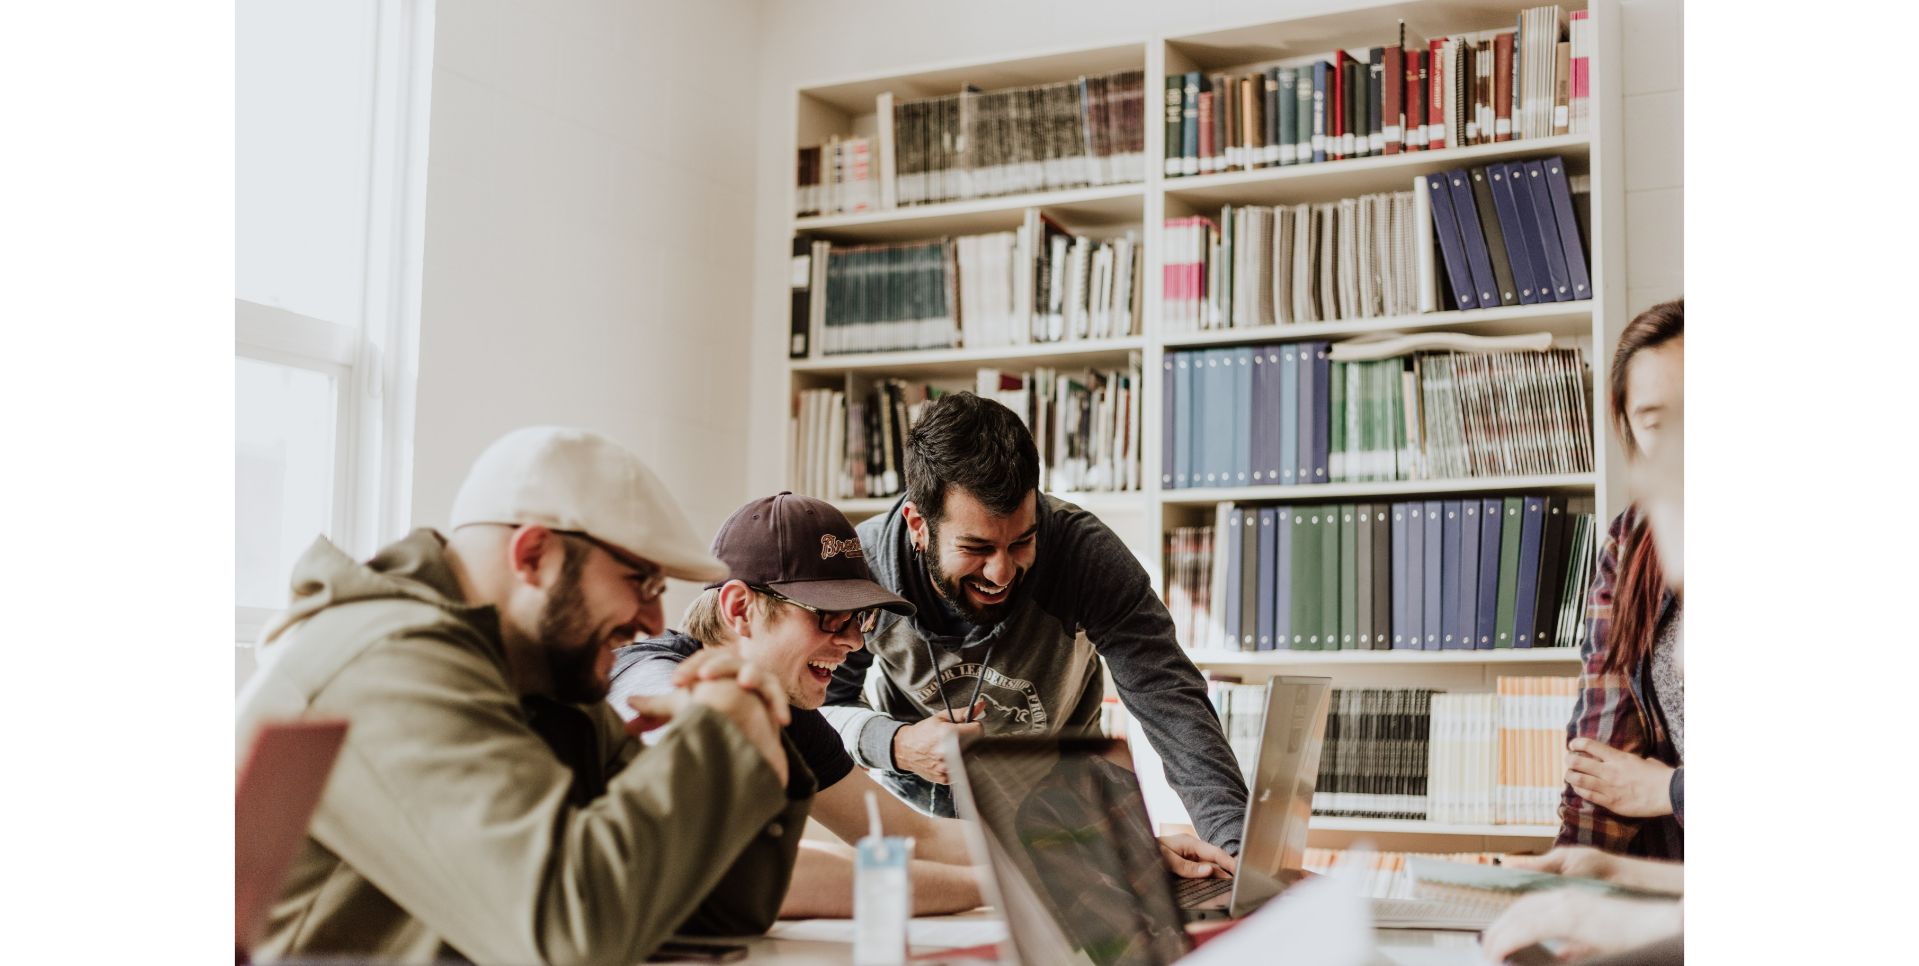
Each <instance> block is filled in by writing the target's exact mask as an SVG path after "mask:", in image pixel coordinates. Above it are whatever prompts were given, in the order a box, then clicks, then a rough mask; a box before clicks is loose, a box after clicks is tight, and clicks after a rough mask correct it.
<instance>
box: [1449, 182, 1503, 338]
mask: <svg viewBox="0 0 1919 966" xmlns="http://www.w3.org/2000/svg"><path fill="white" fill-rule="evenodd" d="M1445 177H1446V184H1447V186H1448V188H1450V189H1451V191H1452V196H1453V216H1454V217H1455V218H1457V219H1459V242H1460V245H1461V246H1462V247H1463V248H1464V249H1465V251H1466V267H1467V268H1468V269H1469V270H1470V271H1471V272H1472V278H1473V295H1474V296H1476V297H1477V298H1478V299H1479V307H1480V308H1484V309H1490V308H1497V307H1498V306H1499V281H1498V279H1496V278H1495V277H1494V276H1493V259H1492V254H1491V253H1490V252H1488V251H1487V250H1486V231H1485V229H1483V228H1481V227H1479V206H1478V204H1477V203H1475V202H1474V201H1473V182H1472V176H1471V175H1469V174H1467V173H1466V169H1465V168H1454V169H1452V170H1451V171H1448V172H1446V175H1445Z"/></svg>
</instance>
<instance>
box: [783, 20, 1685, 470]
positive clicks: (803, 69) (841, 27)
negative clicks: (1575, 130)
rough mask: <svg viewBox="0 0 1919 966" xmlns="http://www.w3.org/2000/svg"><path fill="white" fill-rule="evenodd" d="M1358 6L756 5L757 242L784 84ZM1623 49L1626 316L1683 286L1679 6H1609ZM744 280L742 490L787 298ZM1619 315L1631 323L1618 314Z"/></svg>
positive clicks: (789, 174)
mask: <svg viewBox="0 0 1919 966" xmlns="http://www.w3.org/2000/svg"><path fill="white" fill-rule="evenodd" d="M1366 5H1368V4H1362V3H1352V2H1345V0H1325V2H1297V0H1295V2H1284V0H1280V2H1276V0H1211V2H1190V3H1180V4H1171V3H1165V2H1162V0H1130V2H1112V0H1105V2H1102V0H1051V2H1045V3H1039V2H1035V0H971V2H967V3H959V4H925V3H886V2H876V0H812V2H808V3H779V2H768V3H764V4H763V7H762V9H763V11H764V14H765V19H764V22H763V23H762V25H761V32H760V37H761V40H760V57H759V71H760V78H759V128H760V132H761V134H760V138H761V144H760V147H759V151H758V156H759V163H758V167H757V171H756V173H757V179H758V180H757V185H758V194H759V197H760V198H761V199H763V200H762V202H761V203H760V204H759V206H758V209H757V211H756V212H755V215H756V219H757V220H756V225H757V229H756V237H759V238H762V239H778V238H784V237H785V232H786V230H787V219H788V216H789V213H788V212H787V211H786V210H785V209H784V204H785V199H786V197H787V194H786V193H787V190H788V183H789V182H790V181H791V180H792V178H793V159H792V157H791V156H790V152H789V151H788V150H787V147H786V145H785V144H783V143H782V141H781V140H780V139H781V138H783V137H785V136H786V134H787V132H789V131H790V130H791V129H792V128H791V125H792V120H791V117H790V115H791V112H792V111H793V96H792V94H793V88H794V87H795V86H797V85H799V84H803V83H812V82H815V81H821V80H833V79H836V78H840V77H846V76H852V75H858V74H866V73H890V72H893V71H898V72H901V73H905V72H909V71H911V70H913V69H915V67H916V65H922V64H929V63H941V62H965V61H988V60H995V59H999V58H1001V57H1005V56H1010V55H1016V54H1018V53H1019V52H1021V51H1028V50H1047V49H1067V48H1075V47H1096V46H1100V45H1102V44H1106V43H1124V42H1131V41H1136V40H1144V39H1146V38H1148V37H1151V36H1153V35H1155V34H1162V33H1185V32H1197V31H1200V30H1205V29H1208V28H1212V27H1224V26H1234V25H1238V24H1245V23H1258V22H1261V21H1266V20H1278V19H1282V18H1286V17H1291V16H1303V15H1311V14H1316V13H1324V12H1329V11H1336V10H1340V9H1346V8H1351V7H1355V6H1366ZM1620 11H1621V16H1622V20H1623V36H1622V38H1621V43H1622V46H1623V47H1624V48H1625V52H1624V57H1623V60H1624V62H1625V67H1624V69H1625V78H1624V81H1625V83H1624V94H1625V128H1626V144H1625V168H1626V191H1627V193H1626V245H1627V258H1626V262H1627V272H1626V290H1627V295H1628V299H1629V304H1628V311H1629V312H1636V311H1637V310H1639V309H1641V308H1644V307H1645V306H1647V305H1651V304H1652V303H1653V302H1656V301H1660V300H1662V299H1667V298H1671V297H1673V296H1675V295H1678V294H1680V292H1681V283H1682V278H1683V276H1682V274H1681V272H1682V268H1683V265H1682V259H1681V257H1680V256H1681V253H1682V251H1683V234H1682V229H1683V225H1684V220H1683V219H1684V212H1683V208H1682V201H1683V187H1682V178H1681V175H1682V172H1683V167H1682V164H1681V157H1682V155H1681V151H1680V143H1681V129H1680V121H1681V113H1680V105H1681V95H1680V81H1681V78H1682V77H1683V73H1682V70H1681V51H1682V47H1683V45H1682V41H1681V35H1680V19H1681V3H1680V0H1621V3H1620ZM758 256H759V258H760V259H761V260H762V261H761V262H760V267H759V269H758V270H757V271H756V272H755V274H754V292H753V294H754V303H753V304H754V318H755V320H756V323H755V326H756V327H755V329H754V333H755V336H754V338H755V341H754V345H753V356H752V371H753V387H754V397H753V408H752V415H753V429H752V440H753V446H752V457H751V466H750V470H751V475H750V479H751V481H752V485H753V489H755V490H756V491H757V490H767V489H772V488H777V487H778V486H780V485H781V484H782V482H783V476H784V465H783V463H782V455H781V454H782V452H783V450H782V440H783V439H784V434H785V433H786V432H787V429H786V420H787V416H786V413H787V410H788V406H789V403H788V401H787V399H786V393H787V385H786V378H785V370H784V365H785V363H784V358H785V352H784V346H785V342H784V340H785V336H786V326H787V292H786V289H785V288H783V287H782V286H781V285H780V282H779V279H781V278H782V277H783V274H782V273H780V272H778V271H775V270H774V266H773V265H771V264H769V263H768V262H767V261H766V260H768V259H772V260H776V261H784V259H785V258H786V256H787V250H786V249H785V248H784V247H778V246H771V245H768V246H763V247H762V249H761V250H760V251H759V252H758ZM1628 317H1630V316H1628Z"/></svg>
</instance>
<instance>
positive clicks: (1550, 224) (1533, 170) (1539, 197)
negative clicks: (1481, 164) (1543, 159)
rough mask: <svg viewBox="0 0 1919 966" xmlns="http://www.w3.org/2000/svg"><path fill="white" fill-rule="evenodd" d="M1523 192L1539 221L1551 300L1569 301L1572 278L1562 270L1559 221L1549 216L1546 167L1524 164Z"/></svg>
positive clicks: (1549, 190) (1550, 207)
mask: <svg viewBox="0 0 1919 966" xmlns="http://www.w3.org/2000/svg"><path fill="white" fill-rule="evenodd" d="M1525 167H1526V193H1527V194H1528V195H1530V196H1531V197H1532V201H1533V217H1534V218H1537V219H1539V247H1540V249H1541V250H1542V251H1544V252H1545V253H1546V277H1547V278H1549V279H1551V280H1552V292H1553V301H1555V302H1570V301H1572V298H1573V283H1572V276H1571V275H1569V274H1568V273H1567V271H1566V251H1565V249H1564V248H1563V247H1561V243H1560V240H1559V222H1558V220H1557V218H1556V216H1554V214H1553V198H1552V189H1551V188H1549V187H1547V186H1546V166H1545V165H1544V164H1541V163H1540V162H1538V161H1528V162H1526V165H1525Z"/></svg>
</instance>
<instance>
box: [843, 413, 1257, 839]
mask: <svg viewBox="0 0 1919 966" xmlns="http://www.w3.org/2000/svg"><path fill="white" fill-rule="evenodd" d="M904 456H905V464H906V467H905V468H906V493H905V494H904V495H903V496H902V497H901V499H900V500H899V501H898V502H897V503H895V504H894V505H893V507H892V508H891V509H889V510H888V511H887V512H886V513H884V514H882V515H880V516H877V517H874V518H872V519H870V520H867V521H866V522H864V523H862V524H860V525H859V527H858V532H859V537H860V546H861V547H862V548H864V552H865V553H866V555H867V564H868V566H869V567H871V569H872V572H873V577H874V579H875V580H877V581H878V582H879V583H880V584H881V585H883V586H885V587H886V588H887V589H888V590H891V591H892V592H894V593H896V594H898V595H900V596H901V597H904V598H905V599H907V600H908V601H911V602H912V603H913V604H914V605H915V607H916V608H917V613H916V614H914V615H912V616H901V615H897V614H892V613H887V614H882V615H881V616H880V618H879V620H878V622H877V624H876V625H874V626H873V628H872V629H871V630H869V631H867V632H866V641H865V643H866V646H865V648H864V649H863V650H859V651H855V652H853V653H852V654H850V655H849V656H848V658H847V660H846V661H845V662H844V663H843V664H841V665H840V667H839V668H838V669H837V670H836V671H835V672H834V674H833V680H832V683H831V685H830V686H829V687H828V689H827V695H826V707H824V708H822V709H821V710H822V711H823V712H824V713H825V714H826V716H827V718H828V719H829V720H830V721H832V722H833V724H834V726H835V727H836V728H837V729H838V730H839V732H840V736H841V739H842V740H843V741H844V743H845V745H846V750H847V752H848V753H849V754H851V755H852V756H853V760H854V761H855V762H857V763H858V764H860V765H862V766H864V767H867V768H870V769H873V776H874V777H875V778H876V779H878V780H879V782H880V783H881V784H882V785H885V786H887V787H888V788H890V789H891V790H892V791H893V792H894V793H895V794H897V795H899V796H900V797H901V798H902V799H905V800H906V801H907V802H908V803H910V804H912V805H914V806H915V807H916V808H919V809H921V810H922V811H926V812H929V813H932V814H935V815H944V816H951V815H953V814H954V810H953V796H952V793H951V789H950V787H949V785H948V781H949V779H948V775H947V773H946V763H945V760H944V758H943V757H942V754H941V749H942V746H943V743H944V740H945V738H946V735H947V734H949V733H952V732H959V733H961V734H962V735H964V734H967V733H974V734H978V733H984V734H988V735H1046V734H1063V735H1069V736H1080V735H1088V734H1097V733H1098V731H1099V719H1100V705H1101V702H1102V701H1103V700H1104V698H1105V682H1104V679H1103V676H1102V675H1101V673H1100V665H1101V662H1102V661H1104V662H1105V665H1106V667H1107V668H1108V669H1109V670H1110V671H1111V673H1112V677H1113V682H1114V684H1115V685H1116V686H1117V687H1118V689H1119V694H1120V698H1121V699H1122V700H1124V701H1125V703H1126V708H1127V710H1128V711H1129V712H1130V713H1131V714H1132V717H1133V719H1134V720H1135V721H1137V722H1138V723H1139V725H1140V727H1141V728H1142V729H1143V730H1144V731H1145V732H1146V737H1147V739H1148V740H1149V741H1151V742H1152V744H1153V747H1154V749H1156V750H1157V751H1158V752H1159V754H1160V757H1161V759H1162V760H1163V761H1164V763H1165V769H1166V778H1167V780H1168V782H1169V783H1170V784H1171V785H1172V787H1173V789H1174V791H1176V792H1177V793H1178V794H1179V797H1180V800H1181V801H1182V802H1184V803H1185V805H1186V809H1187V811H1188V813H1190V814H1191V816H1192V818H1193V823H1194V826H1195V830H1196V831H1197V832H1198V833H1199V836H1200V838H1202V839H1204V840H1205V841H1206V842H1208V843H1211V844H1212V845H1213V846H1215V847H1217V848H1218V849H1220V850H1223V851H1224V852H1225V853H1228V854H1232V855H1237V854H1238V852H1239V836H1240V828H1241V824H1242V819H1243V817H1244V815H1245V811H1246V784H1245V782H1244V781H1243V780H1242V779H1241V777H1240V771H1239V767H1238V765H1237V764H1236V762H1235V760H1234V758H1233V752H1232V749H1231V748H1230V747H1229V746H1228V745H1227V743H1226V736H1225V734H1224V733H1223V732H1222V731H1221V729H1220V724H1219V717H1218V715H1217V714H1216V713H1215V712H1214V710H1213V706H1212V703H1211V701H1210V700H1208V698H1207V694H1206V682H1205V679H1204V678H1202V677H1201V676H1200V673H1199V670H1198V669H1197V668H1195V667H1194V666H1193V662H1192V661H1191V660H1189V659H1188V658H1187V656H1186V654H1185V652H1184V651H1183V650H1181V649H1180V646H1179V644H1178V642H1177V641H1176V640H1175V638H1174V634H1173V621H1172V618H1171V616H1169V615H1168V614H1167V612H1166V607H1165V605H1164V604H1162V603H1160V600H1159V598H1158V596H1156V595H1155V594H1154V592H1153V587H1152V580H1151V579H1150V578H1149V577H1148V576H1147V574H1146V571H1145V569H1144V568H1142V567H1141V566H1140V564H1139V561H1138V560H1137V559H1135V558H1134V556H1133V554H1132V553H1131V551H1129V550H1127V549H1126V546H1125V544H1124V543H1122V542H1121V541H1120V539H1119V537H1118V536H1116V535H1115V534H1114V533H1113V531H1112V530H1111V529H1109V528H1108V527H1107V526H1106V524H1104V523H1102V522H1100V520H1099V519H1098V518H1097V517H1095V516H1093V515H1092V514H1090V513H1087V512H1086V511H1085V510H1082V509H1080V508H1079V507H1076V506H1074V505H1072V504H1070V503H1066V502H1064V501H1062V500H1058V499H1055V498H1054V497H1052V496H1049V495H1047V494H1043V493H1040V492H1039V453H1038V450H1037V449H1036V448H1035V447H1034V445H1033V437H1032V435H1031V434H1030V433H1028V432H1027V430H1026V426H1025V424H1024V423H1022V422H1021V421H1020V418H1019V416H1017V415H1016V414H1014V413H1013V411H1012V410H1010V409H1008V408H1006V407H1005V406H1003V405H1000V404H999V403H997V402H993V401H991V400H988V399H983V398H981V397H979V396H976V395H974V394H972V393H970V392H962V393H955V394H952V395H947V396H942V397H940V398H939V399H937V400H934V401H933V402H930V403H928V404H927V406H926V410H925V412H924V413H923V414H922V415H921V417H920V419H919V421H918V422H917V423H916V424H915V425H914V426H913V428H912V429H911V430H910V431H908V433H907V434H906V440H905V454H904ZM1196 844H1197V843H1196ZM1215 855H1216V853H1214V852H1213V851H1212V850H1207V851H1206V854H1205V856H1204V858H1205V859H1206V860H1216V859H1215ZM1222 864H1223V863H1222ZM1227 868H1231V866H1230V865H1227Z"/></svg>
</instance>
